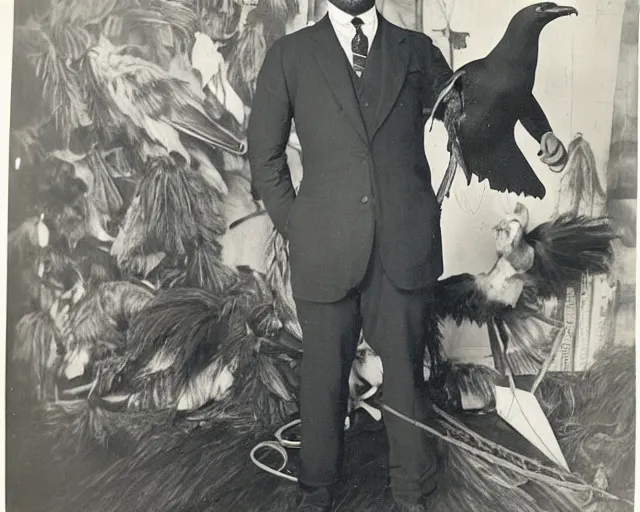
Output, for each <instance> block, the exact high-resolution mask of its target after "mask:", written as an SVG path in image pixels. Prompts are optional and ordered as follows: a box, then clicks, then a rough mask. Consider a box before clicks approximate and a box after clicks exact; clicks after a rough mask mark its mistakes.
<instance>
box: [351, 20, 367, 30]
mask: <svg viewBox="0 0 640 512" xmlns="http://www.w3.org/2000/svg"><path fill="white" fill-rule="evenodd" d="M351 23H353V26H354V27H356V30H358V29H359V28H360V27H362V25H364V21H362V20H361V19H360V18H353V19H352V20H351Z"/></svg>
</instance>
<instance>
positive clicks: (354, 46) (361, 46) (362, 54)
mask: <svg viewBox="0 0 640 512" xmlns="http://www.w3.org/2000/svg"><path fill="white" fill-rule="evenodd" d="M351 23H353V26H354V27H356V35H355V36H353V39H352V40H351V51H352V52H353V70H354V71H355V72H356V75H358V76H359V77H360V76H362V73H363V72H364V66H365V64H366V62H367V53H368V52H369V40H368V39H367V36H365V35H364V32H363V31H362V25H363V24H364V22H363V21H362V20H361V19H360V18H353V19H352V20H351Z"/></svg>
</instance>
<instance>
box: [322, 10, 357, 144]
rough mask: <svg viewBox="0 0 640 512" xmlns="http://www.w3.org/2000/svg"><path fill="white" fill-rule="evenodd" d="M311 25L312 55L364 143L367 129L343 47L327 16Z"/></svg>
mask: <svg viewBox="0 0 640 512" xmlns="http://www.w3.org/2000/svg"><path fill="white" fill-rule="evenodd" d="M313 29H314V30H313V39H314V40H315V42H316V43H317V44H316V48H315V50H314V52H313V55H314V57H315V59H316V60H317V61H318V65H319V66H320V69H321V70H322V73H323V75H324V77H325V79H326V81H327V83H328V84H329V87H330V88H331V90H332V92H333V95H334V96H335V98H336V101H337V102H338V104H339V105H340V107H341V108H342V111H343V112H344V114H345V116H346V117H347V118H348V119H349V122H350V123H351V124H352V125H353V127H354V128H355V130H356V132H358V135H359V136H360V138H361V139H362V141H363V142H364V143H365V144H367V145H368V144H369V139H368V137H367V130H366V128H365V125H364V121H363V119H362V114H361V112H360V107H359V106H358V99H357V98H356V93H355V91H354V89H353V83H352V82H351V77H350V76H349V69H348V68H347V65H348V63H347V61H346V57H345V54H344V50H343V49H342V46H340V42H339V41H338V37H337V36H336V34H335V32H334V30H333V27H332V26H331V21H330V20H329V16H328V15H325V17H324V18H322V20H320V21H319V22H317V23H316V24H315V25H314V26H313Z"/></svg>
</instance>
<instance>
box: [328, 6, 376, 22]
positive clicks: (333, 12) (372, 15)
mask: <svg viewBox="0 0 640 512" xmlns="http://www.w3.org/2000/svg"><path fill="white" fill-rule="evenodd" d="M327 12H328V13H329V19H330V20H331V23H334V24H337V25H342V26H349V27H353V25H352V23H351V20H352V19H353V18H360V19H361V20H362V21H363V23H364V24H365V26H371V25H373V24H374V23H375V20H376V17H377V15H378V13H377V10H376V7H375V6H373V7H372V8H371V9H369V10H368V11H365V12H363V13H362V14H359V15H358V16H353V15H352V14H349V13H346V12H344V11H342V10H340V9H338V8H337V7H336V6H335V5H333V4H332V3H331V2H327Z"/></svg>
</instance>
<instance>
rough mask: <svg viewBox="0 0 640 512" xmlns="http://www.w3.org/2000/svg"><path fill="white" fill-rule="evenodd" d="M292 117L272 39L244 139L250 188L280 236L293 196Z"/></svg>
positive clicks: (280, 62)
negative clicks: (290, 159) (289, 155)
mask: <svg viewBox="0 0 640 512" xmlns="http://www.w3.org/2000/svg"><path fill="white" fill-rule="evenodd" d="M292 117H293V111H292V107H291V100H290V97H289V91H288V89H287V82H286V79H285V74H284V70H283V66H282V57H281V49H280V45H279V41H276V42H275V43H274V44H273V45H272V46H271V48H270V49H269V50H268V51H267V55H266V57H265V60H264V63H263V64H262V68H261V70H260V73H259V74H258V80H257V83H256V92H255V95H254V98H253V104H252V108H251V115H250V117H249V126H248V131H247V138H248V141H247V142H248V154H249V164H250V167H251V179H252V185H253V188H254V190H255V191H256V192H257V194H258V196H259V198H260V199H261V200H262V201H263V202H264V206H265V208H266V210H267V213H268V214H269V216H270V217H271V220H272V221H273V223H274V225H275V227H276V229H277V230H278V231H279V232H280V233H281V234H282V235H285V231H286V224H287V219H288V217H289V210H290V208H291V206H292V205H293V201H294V199H295V191H294V188H293V183H292V182H291V173H290V171H289V165H288V163H287V155H286V146H287V141H288V139H289V134H290V131H291V120H292Z"/></svg>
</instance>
